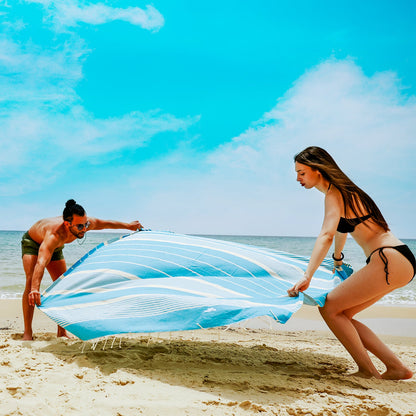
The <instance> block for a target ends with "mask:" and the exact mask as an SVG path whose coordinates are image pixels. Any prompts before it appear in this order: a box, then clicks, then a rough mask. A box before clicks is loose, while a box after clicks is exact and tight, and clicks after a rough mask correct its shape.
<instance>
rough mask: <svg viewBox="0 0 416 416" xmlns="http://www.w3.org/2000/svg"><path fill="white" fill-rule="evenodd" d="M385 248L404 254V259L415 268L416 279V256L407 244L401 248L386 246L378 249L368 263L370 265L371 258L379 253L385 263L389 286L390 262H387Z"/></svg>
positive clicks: (369, 257)
mask: <svg viewBox="0 0 416 416" xmlns="http://www.w3.org/2000/svg"><path fill="white" fill-rule="evenodd" d="M385 248H394V249H395V250H397V251H398V252H399V253H400V254H402V255H403V256H404V257H406V259H407V260H409V261H410V264H411V265H412V266H413V277H415V274H416V259H415V256H414V255H413V253H412V252H411V251H410V248H409V247H408V246H407V245H406V244H402V245H400V246H385V247H380V248H376V249H375V250H374V251H373V252H372V253H371V254H370V255H369V256H368V258H367V260H366V263H367V264H368V263H370V260H371V256H372V255H373V254H374V253H375V252H376V251H378V254H379V255H380V258H381V261H382V262H383V263H384V272H385V273H386V282H387V284H388V285H389V284H390V283H389V269H388V265H389V261H388V260H387V257H386V255H385V254H384V253H383V250H384V249H385ZM413 277H412V278H411V279H410V281H412V280H413Z"/></svg>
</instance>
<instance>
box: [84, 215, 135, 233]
mask: <svg viewBox="0 0 416 416" xmlns="http://www.w3.org/2000/svg"><path fill="white" fill-rule="evenodd" d="M88 220H89V221H90V226H89V228H88V229H89V230H107V229H111V230H117V229H125V230H130V231H137V230H140V229H141V228H143V226H142V225H141V224H140V222H139V221H132V222H121V221H114V220H100V219H99V218H91V217H88Z"/></svg>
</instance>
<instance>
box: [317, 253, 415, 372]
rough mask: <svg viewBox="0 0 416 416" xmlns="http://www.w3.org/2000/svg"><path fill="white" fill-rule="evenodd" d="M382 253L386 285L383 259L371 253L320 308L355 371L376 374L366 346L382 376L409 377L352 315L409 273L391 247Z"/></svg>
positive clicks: (404, 281) (404, 280) (399, 283)
mask: <svg viewBox="0 0 416 416" xmlns="http://www.w3.org/2000/svg"><path fill="white" fill-rule="evenodd" d="M385 254H386V256H387V258H388V261H389V273H390V274H389V281H390V285H387V283H386V278H385V273H384V263H383V262H382V261H381V259H380V258H379V256H378V255H377V253H375V254H374V255H373V257H372V259H371V262H370V264H368V265H367V266H365V267H364V268H363V269H361V270H359V271H358V272H356V273H354V274H353V275H352V276H350V277H349V278H348V279H347V280H345V281H344V282H343V283H341V284H340V285H339V286H338V287H337V288H335V289H334V290H333V291H332V292H331V293H329V295H328V297H327V301H326V303H325V305H324V307H323V308H320V311H321V314H322V316H323V318H324V319H325V321H326V323H327V325H328V326H329V328H330V329H331V330H332V332H333V333H334V334H335V336H336V337H337V338H338V339H339V340H340V342H341V343H342V344H343V345H344V347H345V348H346V349H347V351H348V352H349V353H350V354H351V356H352V357H353V359H354V360H355V362H356V363H357V365H358V368H359V373H361V374H362V375H365V376H375V377H378V378H379V377H380V374H379V373H378V371H377V370H376V368H375V367H374V364H373V363H372V362H371V359H370V357H369V355H368V353H367V349H368V350H369V351H371V352H373V353H374V354H375V355H376V356H378V357H379V358H380V359H381V360H382V361H383V362H384V363H385V365H386V367H387V371H386V372H385V373H384V374H383V378H396V379H397V378H409V377H411V375H412V373H411V371H410V370H409V369H407V368H406V367H405V366H404V365H403V363H401V361H400V360H399V359H398V358H397V357H396V356H395V355H394V353H393V352H392V351H391V350H390V349H389V348H388V347H387V346H386V345H385V344H384V343H383V342H382V341H381V340H380V339H379V338H378V337H377V336H376V335H375V334H374V333H373V332H372V331H371V330H370V329H369V328H367V327H366V326H365V325H363V324H361V323H360V322H358V321H356V320H353V319H352V317H353V316H354V315H355V314H356V313H358V312H360V311H361V310H363V309H365V308H367V307H368V306H370V305H372V304H373V303H375V302H376V301H377V300H379V299H380V298H382V297H383V296H384V295H385V294H386V293H389V292H391V291H392V290H394V289H396V288H398V287H401V286H404V285H405V284H407V283H408V282H409V280H410V278H411V274H412V273H413V271H412V267H411V265H410V263H409V262H407V260H406V259H404V258H403V256H402V255H401V254H400V253H398V252H397V251H396V250H394V249H385Z"/></svg>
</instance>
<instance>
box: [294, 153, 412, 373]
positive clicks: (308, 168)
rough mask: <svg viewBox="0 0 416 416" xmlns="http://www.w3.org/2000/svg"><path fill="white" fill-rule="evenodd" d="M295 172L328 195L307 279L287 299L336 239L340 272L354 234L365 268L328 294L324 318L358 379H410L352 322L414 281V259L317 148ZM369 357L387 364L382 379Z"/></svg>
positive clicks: (299, 156) (399, 364) (392, 357)
mask: <svg viewBox="0 0 416 416" xmlns="http://www.w3.org/2000/svg"><path fill="white" fill-rule="evenodd" d="M295 170H296V173H297V181H298V182H300V184H301V185H302V186H303V187H305V188H306V189H311V188H316V189H318V190H319V191H321V192H323V193H324V194H325V215H324V221H323V225H322V229H321V232H320V234H319V236H318V237H317V239H316V242H315V246H314V248H313V251H312V255H311V258H310V261H309V264H308V266H307V269H306V271H305V273H304V276H303V278H302V279H301V280H299V281H298V282H297V283H296V284H295V285H294V286H293V287H292V288H291V289H290V290H288V294H289V295H290V296H298V294H299V292H303V291H304V290H306V289H307V288H308V287H309V284H310V281H311V279H312V277H313V274H314V273H315V271H316V270H317V268H318V267H319V265H320V264H321V262H322V261H323V260H324V258H325V256H326V255H327V253H328V251H329V249H330V247H331V245H332V242H333V241H334V239H335V247H334V253H333V254H332V258H333V259H334V266H335V267H336V266H340V265H341V264H342V260H343V258H344V254H343V253H342V250H343V248H344V245H345V242H346V239H347V233H350V234H351V235H352V237H353V238H354V240H355V241H356V242H357V243H358V244H359V245H360V247H361V248H362V249H363V251H364V253H365V255H366V257H367V261H366V263H367V265H366V266H364V267H363V268H362V269H360V270H358V271H357V272H355V273H353V274H352V275H351V276H350V277H349V278H348V279H346V280H344V281H343V282H342V283H340V284H339V285H338V286H337V287H336V288H335V289H333V290H332V291H331V292H330V293H329V294H328V296H327V298H326V302H325V305H324V306H323V307H320V308H319V310H320V313H321V315H322V317H323V318H324V320H325V322H326V323H327V325H328V327H329V328H330V329H331V331H332V332H333V333H334V335H335V336H336V337H337V338H338V340H339V341H340V342H341V343H342V344H343V345H344V347H345V348H346V349H347V351H348V352H349V353H350V354H351V356H352V358H353V359H354V361H355V362H356V363H357V365H358V372H357V373H356V375H359V376H363V377H371V376H374V377H376V378H384V379H391V380H399V379H408V378H411V377H412V375H413V374H412V372H411V371H410V369H409V368H407V367H406V366H405V365H404V363H403V362H402V361H401V360H400V359H399V358H398V357H397V356H396V355H395V354H394V353H393V351H391V350H390V349H389V348H388V347H387V345H385V344H384V343H383V342H382V341H381V340H380V339H379V338H378V337H377V336H376V335H375V334H374V333H373V332H372V331H371V330H370V329H369V328H367V327H366V326H365V325H364V324H362V323H361V322H358V321H357V320H355V319H354V316H355V315H356V314H357V313H358V312H360V311H362V310H364V309H366V308H368V307H369V306H370V305H372V304H374V303H375V302H377V301H378V300H379V299H381V298H382V297H383V296H384V295H386V294H387V293H389V292H391V291H393V290H394V289H397V288H399V287H402V286H405V285H406V284H407V283H409V282H410V281H411V280H412V279H413V277H414V275H415V273H416V261H415V257H414V255H413V254H412V252H411V251H410V249H409V248H408V247H407V246H406V245H405V244H403V242H401V241H400V240H399V239H398V238H396V237H395V236H394V235H393V234H392V233H391V231H390V229H389V227H388V225H387V223H386V220H385V219H384V218H383V215H382V214H381V212H380V210H379V209H378V207H377V205H376V204H375V203H374V201H373V200H372V199H371V198H370V197H369V196H368V195H367V194H366V193H365V192H364V191H363V190H361V189H360V188H359V187H358V186H357V185H355V184H354V183H353V182H352V181H351V180H350V179H349V178H348V176H347V175H345V173H344V172H342V170H341V169H340V168H339V167H338V165H337V164H336V163H335V161H334V159H333V158H332V157H331V155H330V154H329V153H328V152H327V151H325V150H324V149H322V148H320V147H316V146H312V147H308V148H306V149H305V150H303V151H302V152H300V153H298V154H297V155H296V156H295ZM368 351H370V352H372V353H373V354H374V355H375V356H376V357H378V358H379V359H380V360H381V361H382V362H383V363H384V365H385V366H386V371H385V372H384V373H382V374H380V373H379V372H378V370H377V369H376V367H375V366H374V364H373V362H372V361H371V359H370V356H369V354H368Z"/></svg>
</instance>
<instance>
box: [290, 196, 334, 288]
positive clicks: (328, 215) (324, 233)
mask: <svg viewBox="0 0 416 416" xmlns="http://www.w3.org/2000/svg"><path fill="white" fill-rule="evenodd" d="M341 212H342V200H341V198H340V195H339V193H338V192H334V191H332V192H328V193H327V194H326V196H325V216H324V221H323V224H322V228H321V232H320V233H319V235H318V237H317V239H316V242H315V245H314V247H313V250H312V254H311V258H310V260H309V263H308V266H307V268H306V271H305V274H304V276H303V278H302V279H301V280H299V281H298V282H297V283H296V284H295V285H294V286H293V287H292V288H291V289H289V290H288V294H289V296H298V294H299V292H303V291H304V290H306V289H307V288H308V287H309V284H310V281H311V279H312V277H313V275H314V273H315V272H316V270H317V269H318V267H319V266H320V265H321V263H322V261H323V260H324V258H325V256H326V255H327V253H328V250H329V249H330V247H331V245H332V241H333V240H334V236H335V234H336V230H337V227H338V223H339V219H340V217H341Z"/></svg>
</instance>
